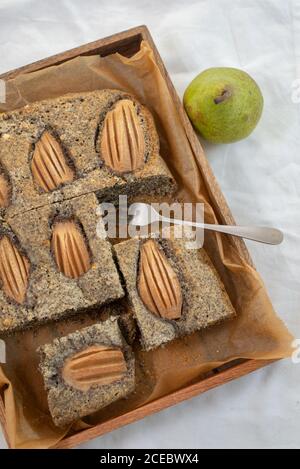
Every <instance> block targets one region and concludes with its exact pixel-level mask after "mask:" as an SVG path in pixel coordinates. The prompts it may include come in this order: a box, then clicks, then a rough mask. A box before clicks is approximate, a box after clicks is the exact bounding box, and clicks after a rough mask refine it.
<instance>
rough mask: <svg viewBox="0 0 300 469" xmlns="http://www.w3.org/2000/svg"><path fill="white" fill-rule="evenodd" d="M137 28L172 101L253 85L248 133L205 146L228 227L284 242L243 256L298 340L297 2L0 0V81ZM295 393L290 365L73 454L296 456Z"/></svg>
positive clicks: (299, 403) (299, 442)
mask: <svg viewBox="0 0 300 469" xmlns="http://www.w3.org/2000/svg"><path fill="white" fill-rule="evenodd" d="M139 24H147V25H148V27H149V28H150V31H151V32H152V34H153V37H154V40H155V42H156V44H157V46H158V49H159V51H160V52H161V55H162V57H163V60H164V61H165V64H166V66H167V69H168V70H169V72H170V75H171V78H172V79H173V82H174V84H175V86H176V88H177V90H178V92H179V93H180V94H181V95H182V94H183V92H184V89H185V87H186V86H187V84H188V83H189V82H190V80H191V79H192V78H193V77H194V76H195V75H196V74H197V73H199V72H200V71H202V70H204V69H206V68H208V67H211V66H233V67H239V68H242V69H244V70H246V71H247V72H249V73H250V74H251V75H252V76H253V77H254V78H255V79H256V80H257V81H258V83H259V84H260V86H261V88H262V91H263V94H264V97H265V110H264V115H263V118H262V121H261V122H260V124H259V127H258V128H257V130H256V131H255V133H254V134H253V135H252V136H251V137H250V138H248V139H247V140H245V141H242V142H239V143H236V144H233V145H227V146H212V145H208V144H204V146H205V149H206V153H207V157H208V159H209V160H210V162H211V164H212V166H213V169H214V172H215V174H216V176H217V178H218V180H219V182H220V185H221V187H222V190H223V192H224V194H225V196H226V198H227V200H228V202H229V205H230V207H231V209H232V211H233V214H234V216H235V218H236V221H237V222H239V223H246V224H250V223H253V224H254V223H256V224H270V225H275V226H278V227H280V228H282V229H283V230H284V231H285V233H286V239H285V242H284V244H283V245H281V246H279V247H267V246H263V245H259V244H255V243H250V242H249V243H248V245H249V249H250V252H251V254H252V256H253V259H254V262H255V264H256V266H257V269H258V271H259V272H260V273H261V275H262V277H263V278H264V280H265V283H266V286H267V288H268V291H269V293H270V295H271V298H272V300H273V303H274V305H275V308H276V309H277V310H278V311H279V312H280V315H281V316H282V318H283V319H284V320H285V321H286V323H287V325H288V326H289V327H290V329H291V330H292V331H293V332H294V334H295V336H296V337H298V338H300V320H299V316H300V309H299V306H300V288H299V283H300V281H299V279H300V104H296V103H293V102H292V84H293V82H294V80H296V79H300V0H230V1H228V0H227V1H226V0H189V1H182V0H177V1H169V0H164V1H161V0H135V1H134V0H119V1H117V0H105V1H99V0H63V1H59V0H51V2H45V1H42V0H40V1H38V0H0V57H1V61H0V72H5V71H7V70H9V69H12V68H16V67H19V66H21V65H25V64H27V63H30V62H33V61H35V60H38V59H41V58H44V57H47V56H49V55H52V54H55V53H58V52H61V51H63V50H66V49H69V48H71V47H75V46H78V45H81V44H84V43H86V42H88V41H92V40H96V39H99V38H101V37H104V36H106V35H109V34H113V33H115V32H118V31H121V30H124V29H127V28H130V27H133V26H137V25H139ZM171 117H172V116H170V118H171ZM299 386H300V364H299V365H295V364H292V362H291V361H290V360H287V361H285V362H281V363H278V364H275V365H273V366H270V367H268V368H267V369H264V370H261V371H258V372H256V373H255V374H252V375H249V376H247V377H245V378H243V379H241V380H238V381H236V382H233V383H230V384H228V385H226V386H223V387H221V388H218V389H216V390H213V391H210V392H209V393H207V394H205V395H202V396H199V397H197V398H195V399H193V400H191V401H188V402H186V403H183V404H181V405H179V406H177V407H174V408H172V409H169V410H166V411H164V412H162V413H160V414H157V415H155V416H152V417H149V418H147V419H146V420H143V421H141V422H138V423H136V424H133V425H131V426H129V427H126V428H124V429H120V430H118V431H116V432H114V433H112V434H110V435H106V436H104V437H103V438H101V439H97V440H94V441H91V442H89V443H87V444H84V445H82V447H83V448H180V447H182V448H231V447H233V448H299V447H300V398H299ZM0 447H5V443H4V440H3V437H2V435H1V436H0Z"/></svg>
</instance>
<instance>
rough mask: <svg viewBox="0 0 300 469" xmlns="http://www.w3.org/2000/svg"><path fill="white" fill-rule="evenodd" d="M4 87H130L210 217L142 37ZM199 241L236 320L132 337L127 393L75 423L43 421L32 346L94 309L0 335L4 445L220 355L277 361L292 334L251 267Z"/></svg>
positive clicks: (24, 98) (186, 190)
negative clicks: (142, 340) (163, 337)
mask: <svg viewBox="0 0 300 469" xmlns="http://www.w3.org/2000/svg"><path fill="white" fill-rule="evenodd" d="M7 88H8V100H7V104H6V105H2V106H1V107H0V111H4V110H12V109H15V108H18V107H21V106H23V105H25V104H27V103H31V102H34V101H38V100H41V99H45V98H51V97H56V96H61V95H63V94H66V93H68V92H80V91H92V90H95V89H102V88H115V89H122V90H124V91H127V92H130V93H132V94H134V95H135V96H136V97H137V98H138V99H139V100H140V101H141V102H142V103H143V104H145V105H146V106H147V107H148V108H149V109H150V111H151V112H152V113H153V116H154V118H155V121H156V125H157V129H158V132H159V136H160V141H161V154H162V156H163V158H164V159H165V161H166V162H167V164H168V166H169V168H170V170H171V171H172V173H173V175H174V177H175V178H176V180H177V182H178V184H179V186H180V190H179V194H178V198H179V199H180V200H183V201H184V200H185V201H189V202H204V203H205V213H206V221H207V222H213V221H216V216H215V214H214V212H213V209H212V207H211V205H210V199H209V191H208V188H207V187H205V182H204V180H203V178H202V175H201V169H200V168H199V165H198V164H197V155H195V154H193V151H192V149H191V147H190V144H189V142H188V139H187V136H186V134H185V130H184V127H183V125H182V123H181V121H180V118H179V116H178V115H177V113H176V108H175V106H174V104H173V102H172V99H171V96H170V94H169V91H168V88H167V86H166V84H165V81H164V78H163V77H162V75H161V74H160V72H159V69H158V67H157V66H156V64H155V61H154V57H153V55H152V52H151V49H150V47H149V46H148V44H147V43H146V42H143V43H142V45H141V49H140V51H139V52H138V53H137V54H136V55H135V56H133V57H132V58H130V59H128V58H125V57H122V56H121V55H119V54H114V55H111V56H108V57H105V58H101V57H98V56H93V57H78V58H76V59H73V60H71V61H69V62H66V63H64V64H62V65H59V66H57V67H51V68H47V69H45V70H42V71H40V72H35V73H31V74H26V75H22V76H20V77H17V78H16V79H14V80H12V81H11V82H9V83H8V87H7ZM205 248H206V249H207V252H208V253H209V255H210V257H211V259H212V260H213V262H214V264H215V266H216V268H217V269H218V271H219V274H220V275H221V277H222V280H223V282H224V284H225V286H226V288H227V291H228V293H229V296H230V298H231V301H232V303H233V305H234V307H235V308H236V310H237V318H236V319H235V320H234V321H231V322H228V323H224V324H222V325H219V326H217V327H213V328H211V329H209V330H207V331H204V332H201V333H196V334H194V335H192V336H189V337H185V338H184V339H181V340H177V341H174V342H172V343H171V344H169V345H167V346H165V347H163V348H160V349H158V350H156V351H154V352H149V353H144V352H141V351H140V350H139V347H138V344H135V346H134V347H135V353H136V359H137V360H136V361H137V388H136V391H135V393H134V394H132V395H131V396H130V397H129V399H127V400H122V401H119V402H116V403H115V404H112V405H111V406H109V407H107V408H106V409H104V410H102V411H99V412H98V413H96V414H93V415H92V416H90V417H88V418H86V419H84V421H82V422H78V423H76V424H75V425H74V426H73V427H72V428H71V429H70V428H67V429H64V430H59V429H57V428H56V427H55V426H54V425H53V423H52V421H51V417H50V415H49V412H48V408H47V400H46V394H45V391H44V389H43V383H42V378H41V376H40V374H39V372H38V369H37V366H38V357H37V355H36V353H35V350H36V348H37V347H38V346H39V345H41V344H44V343H47V342H50V341H52V340H53V339H54V338H55V337H58V336H60V335H64V334H66V333H68V332H71V331H73V330H76V329H78V328H81V327H84V326H86V325H88V324H90V323H93V322H95V321H97V320H98V319H97V318H99V319H101V315H102V311H101V310H99V312H97V314H96V316H95V315H93V316H92V317H90V316H88V315H83V316H82V317H80V318H77V319H69V320H66V321H61V322H59V323H53V324H48V325H44V326H42V327H41V328H39V329H38V330H37V331H26V332H24V333H18V334H16V335H15V336H13V337H10V338H8V339H7V340H6V346H7V363H6V364H5V365H3V367H2V370H1V369H0V390H1V395H2V396H3V400H4V406H5V416H6V425H7V432H8V435H9V439H10V443H11V446H12V447H14V448H48V447H51V446H53V445H54V444H55V443H57V442H58V441H59V440H60V439H61V438H63V437H64V436H65V435H66V434H67V433H68V432H70V433H74V432H76V431H80V430H82V429H84V428H86V427H88V426H91V425H95V424H97V423H100V422H104V421H107V420H108V419H110V418H112V417H113V416H116V415H121V414H124V413H126V412H127V411H129V410H131V409H134V408H136V407H138V406H142V405H143V404H145V403H146V402H149V401H151V400H154V399H157V398H159V397H161V396H164V395H166V394H168V393H170V392H172V391H174V390H176V389H179V388H181V387H183V386H185V385H187V384H189V383H191V382H193V381H195V380H197V379H200V377H201V375H203V374H204V373H207V372H209V371H210V370H212V369H213V368H215V367H217V366H220V365H222V364H224V363H226V362H228V361H230V360H233V359H238V358H256V359H272V358H283V357H287V356H289V355H290V354H291V343H292V340H293V337H292V336H291V334H290V333H289V332H288V330H287V329H286V327H285V326H284V324H283V323H282V321H281V320H280V319H279V318H278V317H277V315H276V313H275V312H274V310H273V307H272V305H271V303H270V300H269V298H268V295H267V292H266V290H265V288H264V285H263V282H262V280H261V278H260V277H259V275H258V273H257V272H256V271H255V270H254V269H253V268H252V267H251V266H250V265H248V264H246V262H245V261H244V260H243V259H242V258H241V256H240V255H239V253H238V252H237V250H236V248H235V247H234V246H233V245H232V244H231V243H230V242H229V240H228V239H227V238H226V237H225V236H221V235H218V234H215V235H206V238H205ZM270 255H272V252H271V251H270Z"/></svg>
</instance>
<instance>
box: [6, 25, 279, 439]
mask: <svg viewBox="0 0 300 469" xmlns="http://www.w3.org/2000/svg"><path fill="white" fill-rule="evenodd" d="M144 39H145V40H147V41H148V43H149V44H150V46H151V47H152V49H153V52H154V56H155V59H156V62H157V64H158V66H159V68H160V70H161V72H162V74H163V76H164V78H165V81H166V83H167V86H168V88H169V90H170V93H171V96H172V97H173V100H174V103H175V105H176V107H177V111H178V114H179V116H180V118H181V119H182V122H183V125H184V127H185V129H186V134H187V137H188V139H189V142H190V144H191V146H192V148H193V150H194V152H195V154H197V156H198V161H199V164H200V166H201V169H202V173H203V177H204V178H205V180H206V182H207V186H208V188H209V190H210V196H211V200H212V205H213V208H214V210H215V213H216V215H217V217H218V219H219V222H220V223H224V224H228V225H234V224H235V221H234V219H233V216H232V214H231V212H230V209H229V207H228V205H227V203H226V201H225V199H224V197H223V194H222V192H221V190H220V188H219V185H218V183H217V181H216V179H215V177H214V175H213V173H212V170H211V168H210V166H209V163H208V161H207V159H206V157H205V155H204V152H203V149H202V147H201V145H200V142H199V140H198V138H197V136H196V134H195V132H194V130H193V128H192V126H191V124H190V121H189V119H188V117H187V115H186V113H185V111H184V108H183V106H182V104H181V101H180V99H179V97H178V95H177V93H176V91H175V88H174V86H173V84H172V82H171V79H170V77H169V75H168V72H167V71H166V69H165V66H164V64H163V62H162V59H161V57H160V55H159V53H158V51H157V49H156V47H155V44H154V42H153V39H152V37H151V35H150V33H149V31H148V29H147V27H146V26H139V27H137V28H133V29H130V30H128V31H125V32H122V33H119V34H114V35H113V36H110V37H107V38H104V39H100V40H99V41H95V42H92V43H90V44H86V45H84V46H81V47H77V48H75V49H72V50H70V51H67V52H63V53H61V54H58V55H54V56H53V57H50V58H48V59H44V60H40V61H38V62H35V63H33V64H31V65H27V66H25V67H21V68H19V69H17V70H13V71H11V72H8V73H5V74H3V75H0V79H4V80H9V79H11V78H14V77H16V76H17V75H20V74H23V73H29V72H33V71H36V70H41V69H44V68H46V67H49V66H52V65H58V64H60V63H63V62H66V61H67V60H70V59H73V58H74V57H77V56H80V55H81V56H82V55H96V54H99V55H101V56H107V55H109V54H113V53H115V52H119V53H120V54H122V55H124V56H126V57H131V56H132V55H134V54H135V53H136V52H138V50H139V48H140V44H141V41H142V40H144ZM231 241H232V242H233V243H234V244H235V246H236V247H237V249H238V251H239V252H240V254H241V255H242V256H243V257H244V258H245V259H246V260H247V262H248V263H250V264H251V265H253V263H252V260H251V257H250V255H249V252H248V250H247V248H246V245H245V244H244V242H243V241H242V240H241V239H238V238H233V237H232V238H231ZM272 362H273V361H270V360H239V361H235V362H231V363H228V364H226V365H225V366H223V367H221V368H219V369H216V370H214V371H213V372H211V373H209V374H208V375H207V376H205V377H203V376H202V378H201V379H199V382H197V383H195V384H192V385H190V386H187V387H185V388H183V389H181V390H179V391H176V392H174V393H172V394H169V395H168V396H165V397H162V398H160V399H158V400H156V401H154V402H151V403H149V404H147V405H145V406H143V407H141V408H138V409H136V410H133V411H131V412H128V413H126V414H124V415H122V416H120V417H116V418H113V419H111V420H109V421H107V422H104V423H101V424H100V425H97V426H95V427H93V428H90V429H87V430H82V431H80V432H78V433H76V434H75V435H72V436H69V437H66V438H64V439H63V440H62V441H61V442H60V443H59V444H57V445H56V446H55V447H56V448H72V447H74V446H76V445H79V444H80V443H83V442H84V441H87V440H91V439H92V438H96V437H98V436H101V435H104V434H105V433H108V432H111V431H112V430H115V429H117V428H120V427H123V426H124V425H127V424H129V423H133V422H136V421H137V420H140V419H142V418H144V417H146V416H147V415H151V414H154V413H156V412H159V411H160V410H163V409H166V408H167V407H171V406H173V405H175V404H178V403H179V402H182V401H184V400H186V399H190V398H191V397H194V396H197V395H198V394H201V393H204V392H206V391H208V390H210V389H212V388H215V387H217V386H220V385H222V384H225V383H227V382H229V381H232V380H234V379H237V378H240V377H242V376H245V375H247V374H248V373H251V372H253V371H255V370H258V369H259V368H262V367H264V366H266V365H268V364H270V363H272ZM0 422H1V424H2V427H3V432H4V435H5V437H6V440H7V442H8V445H10V443H9V441H8V436H7V427H6V421H5V412H4V402H3V399H2V397H1V396H0Z"/></svg>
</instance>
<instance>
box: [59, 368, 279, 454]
mask: <svg viewBox="0 0 300 469" xmlns="http://www.w3.org/2000/svg"><path fill="white" fill-rule="evenodd" d="M276 361H277V360H247V361H245V362H244V363H242V364H239V365H235V366H233V367H232V368H230V369H227V370H225V371H222V372H220V373H218V374H216V375H215V376H212V377H210V378H206V379H204V380H202V381H200V382H199V383H196V384H192V385H190V386H187V387H185V388H183V389H180V390H179V391H176V392H174V393H172V394H169V395H168V396H165V397H161V398H160V399H157V400H156V401H153V402H150V403H149V404H146V405H145V406H142V407H140V408H138V409H135V410H133V411H131V412H128V413H127V414H124V415H121V416H119V417H116V418H114V419H112V420H109V421H108V422H104V423H102V424H99V425H97V426H95V427H93V428H90V429H88V430H83V431H82V432H80V433H77V434H75V435H72V436H70V437H66V438H64V439H63V440H62V441H60V442H59V443H58V444H57V445H55V446H53V448H55V449H68V448H74V447H75V446H77V445H79V444H81V443H84V442H86V441H89V440H92V439H94V438H97V437H99V436H103V435H105V434H106V433H110V432H112V431H113V430H117V429H118V428H122V427H124V426H126V425H129V424H131V423H134V422H137V421H139V420H141V419H143V418H144V417H147V416H149V415H152V414H156V413H158V412H160V411H162V410H164V409H167V408H169V407H172V406H174V405H176V404H179V403H181V402H184V401H186V400H188V399H191V398H193V397H196V396H197V395H200V394H203V393H205V392H207V391H209V390H211V389H214V388H216V387H218V386H221V385H223V384H226V383H229V382H230V381H234V380H235V379H238V378H241V377H243V376H246V375H247V374H249V373H252V372H254V371H256V370H259V369H260V368H263V367H265V366H267V365H270V364H271V363H274V362H276Z"/></svg>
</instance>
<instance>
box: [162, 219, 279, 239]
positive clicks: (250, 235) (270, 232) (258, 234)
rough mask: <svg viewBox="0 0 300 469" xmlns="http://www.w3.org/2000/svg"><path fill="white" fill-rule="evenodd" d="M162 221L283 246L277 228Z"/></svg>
mask: <svg viewBox="0 0 300 469" xmlns="http://www.w3.org/2000/svg"><path fill="white" fill-rule="evenodd" d="M161 220H162V221H166V222H168V223H173V224H175V225H187V226H193V227H195V228H202V229H205V230H209V231H217V232H218V233H226V234H230V235H232V236H237V237H239V238H245V239H250V240H251V241H257V242H259V243H265V244H274V245H276V244H281V243H282V241H283V238H284V236H283V233H282V231H280V230H278V229H276V228H269V227H264V226H235V225H234V226H230V225H209V224H207V223H195V222H191V221H183V220H171V219H169V218H166V217H161Z"/></svg>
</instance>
